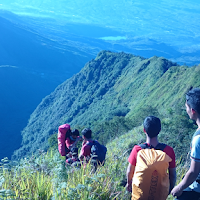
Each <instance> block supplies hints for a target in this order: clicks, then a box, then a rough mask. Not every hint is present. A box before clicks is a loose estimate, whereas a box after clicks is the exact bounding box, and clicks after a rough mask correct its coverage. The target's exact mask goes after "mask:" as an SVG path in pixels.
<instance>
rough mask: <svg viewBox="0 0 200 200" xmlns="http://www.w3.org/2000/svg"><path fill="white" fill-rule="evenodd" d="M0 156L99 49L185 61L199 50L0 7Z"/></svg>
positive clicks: (16, 145) (196, 58) (11, 148)
mask: <svg viewBox="0 0 200 200" xmlns="http://www.w3.org/2000/svg"><path fill="white" fill-rule="evenodd" d="M0 29H1V33H0V35H1V37H0V55H1V57H0V83H1V84H0V96H1V99H0V105H1V113H0V119H1V122H2V126H1V133H0V137H1V140H0V146H1V148H0V158H2V157H5V156H8V157H9V158H10V157H11V155H12V153H13V151H14V150H15V149H17V148H19V147H20V144H21V141H22V137H21V131H22V130H23V128H24V127H26V124H27V123H28V119H29V117H30V115H31V113H33V111H34V109H35V108H36V107H37V105H38V104H39V103H40V102H41V101H42V99H43V98H45V97H46V96H47V95H49V94H51V92H53V91H54V89H55V88H56V87H57V86H58V85H59V84H62V83H63V82H64V81H65V80H66V79H69V78H70V77H73V76H74V75H75V74H77V73H78V72H79V71H80V70H81V69H82V68H83V67H84V65H85V64H86V63H88V62H89V61H91V60H93V59H94V58H95V57H96V56H97V54H98V53H99V52H100V51H101V50H110V51H112V52H122V51H123V52H127V53H131V54H133V55H138V56H142V57H144V59H145V58H150V57H152V56H154V55H156V56H162V57H165V58H167V59H170V60H171V61H174V62H177V63H178V64H186V65H189V66H192V65H198V64H199V62H200V58H199V52H200V51H199V50H198V49H197V50H196V51H194V50H191V51H190V52H189V51H183V50H182V51H180V50H179V49H178V48H176V47H175V46H171V45H169V44H166V43H163V41H156V40H155V39H150V38H147V37H142V35H141V37H140V36H133V34H130V32H129V31H128V32H126V31H125V29H124V30H121V31H120V29H116V28H114V27H112V26H103V25H98V24H96V25H95V24H90V23H80V22H77V21H66V20H64V18H63V19H62V20H59V19H55V18H51V17H38V16H37V17H34V16H26V15H16V14H13V13H11V12H8V11H5V10H0Z"/></svg>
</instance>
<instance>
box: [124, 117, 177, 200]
mask: <svg viewBox="0 0 200 200" xmlns="http://www.w3.org/2000/svg"><path fill="white" fill-rule="evenodd" d="M160 130H161V122H160V119H159V118H157V117H154V116H149V117H147V118H146V119H145V120H144V132H145V134H146V143H144V144H140V145H135V146H134V148H133V150H132V152H131V154H130V156H129V159H128V161H129V166H128V168H127V186H126V187H127V190H128V191H130V192H132V199H135V200H136V199H141V200H142V199H143V200H145V199H149V198H150V199H152V198H153V199H159V200H164V199H166V198H167V196H168V194H169V192H170V191H171V189H172V188H173V187H174V185H175V181H176V170H175V169H176V168H175V154H174V150H173V149H172V148H171V147H170V146H168V145H165V144H161V143H159V142H158V139H157V135H158V134H159V132H160ZM167 171H169V174H170V177H169V176H168V173H167ZM169 180H170V183H169ZM132 190H133V191H132ZM158 197H159V198H158Z"/></svg>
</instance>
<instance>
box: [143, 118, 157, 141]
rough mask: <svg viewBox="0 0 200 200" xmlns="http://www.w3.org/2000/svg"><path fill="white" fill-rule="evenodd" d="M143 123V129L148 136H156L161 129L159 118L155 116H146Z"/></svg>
mask: <svg viewBox="0 0 200 200" xmlns="http://www.w3.org/2000/svg"><path fill="white" fill-rule="evenodd" d="M143 125H144V131H145V132H146V133H147V135H148V136H149V137H150V138H153V137H156V136H157V135H158V134H159V132H160V130H161V122H160V119H159V118H157V117H155V116H149V117H146V118H145V120H144V123H143Z"/></svg>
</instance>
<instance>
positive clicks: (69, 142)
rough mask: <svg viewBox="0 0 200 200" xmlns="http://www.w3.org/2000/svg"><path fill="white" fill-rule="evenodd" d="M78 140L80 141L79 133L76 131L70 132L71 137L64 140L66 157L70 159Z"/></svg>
mask: <svg viewBox="0 0 200 200" xmlns="http://www.w3.org/2000/svg"><path fill="white" fill-rule="evenodd" d="M80 140H82V138H81V137H80V136H79V131H78V130H77V129H74V130H72V131H71V135H70V136H69V137H67V138H66V140H65V144H66V147H67V157H72V152H71V150H72V149H73V148H75V147H76V144H77V142H78V141H80Z"/></svg>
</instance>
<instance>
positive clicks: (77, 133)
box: [71, 129, 79, 136]
mask: <svg viewBox="0 0 200 200" xmlns="http://www.w3.org/2000/svg"><path fill="white" fill-rule="evenodd" d="M71 135H76V136H79V131H78V130H77V129H73V130H72V132H71Z"/></svg>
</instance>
